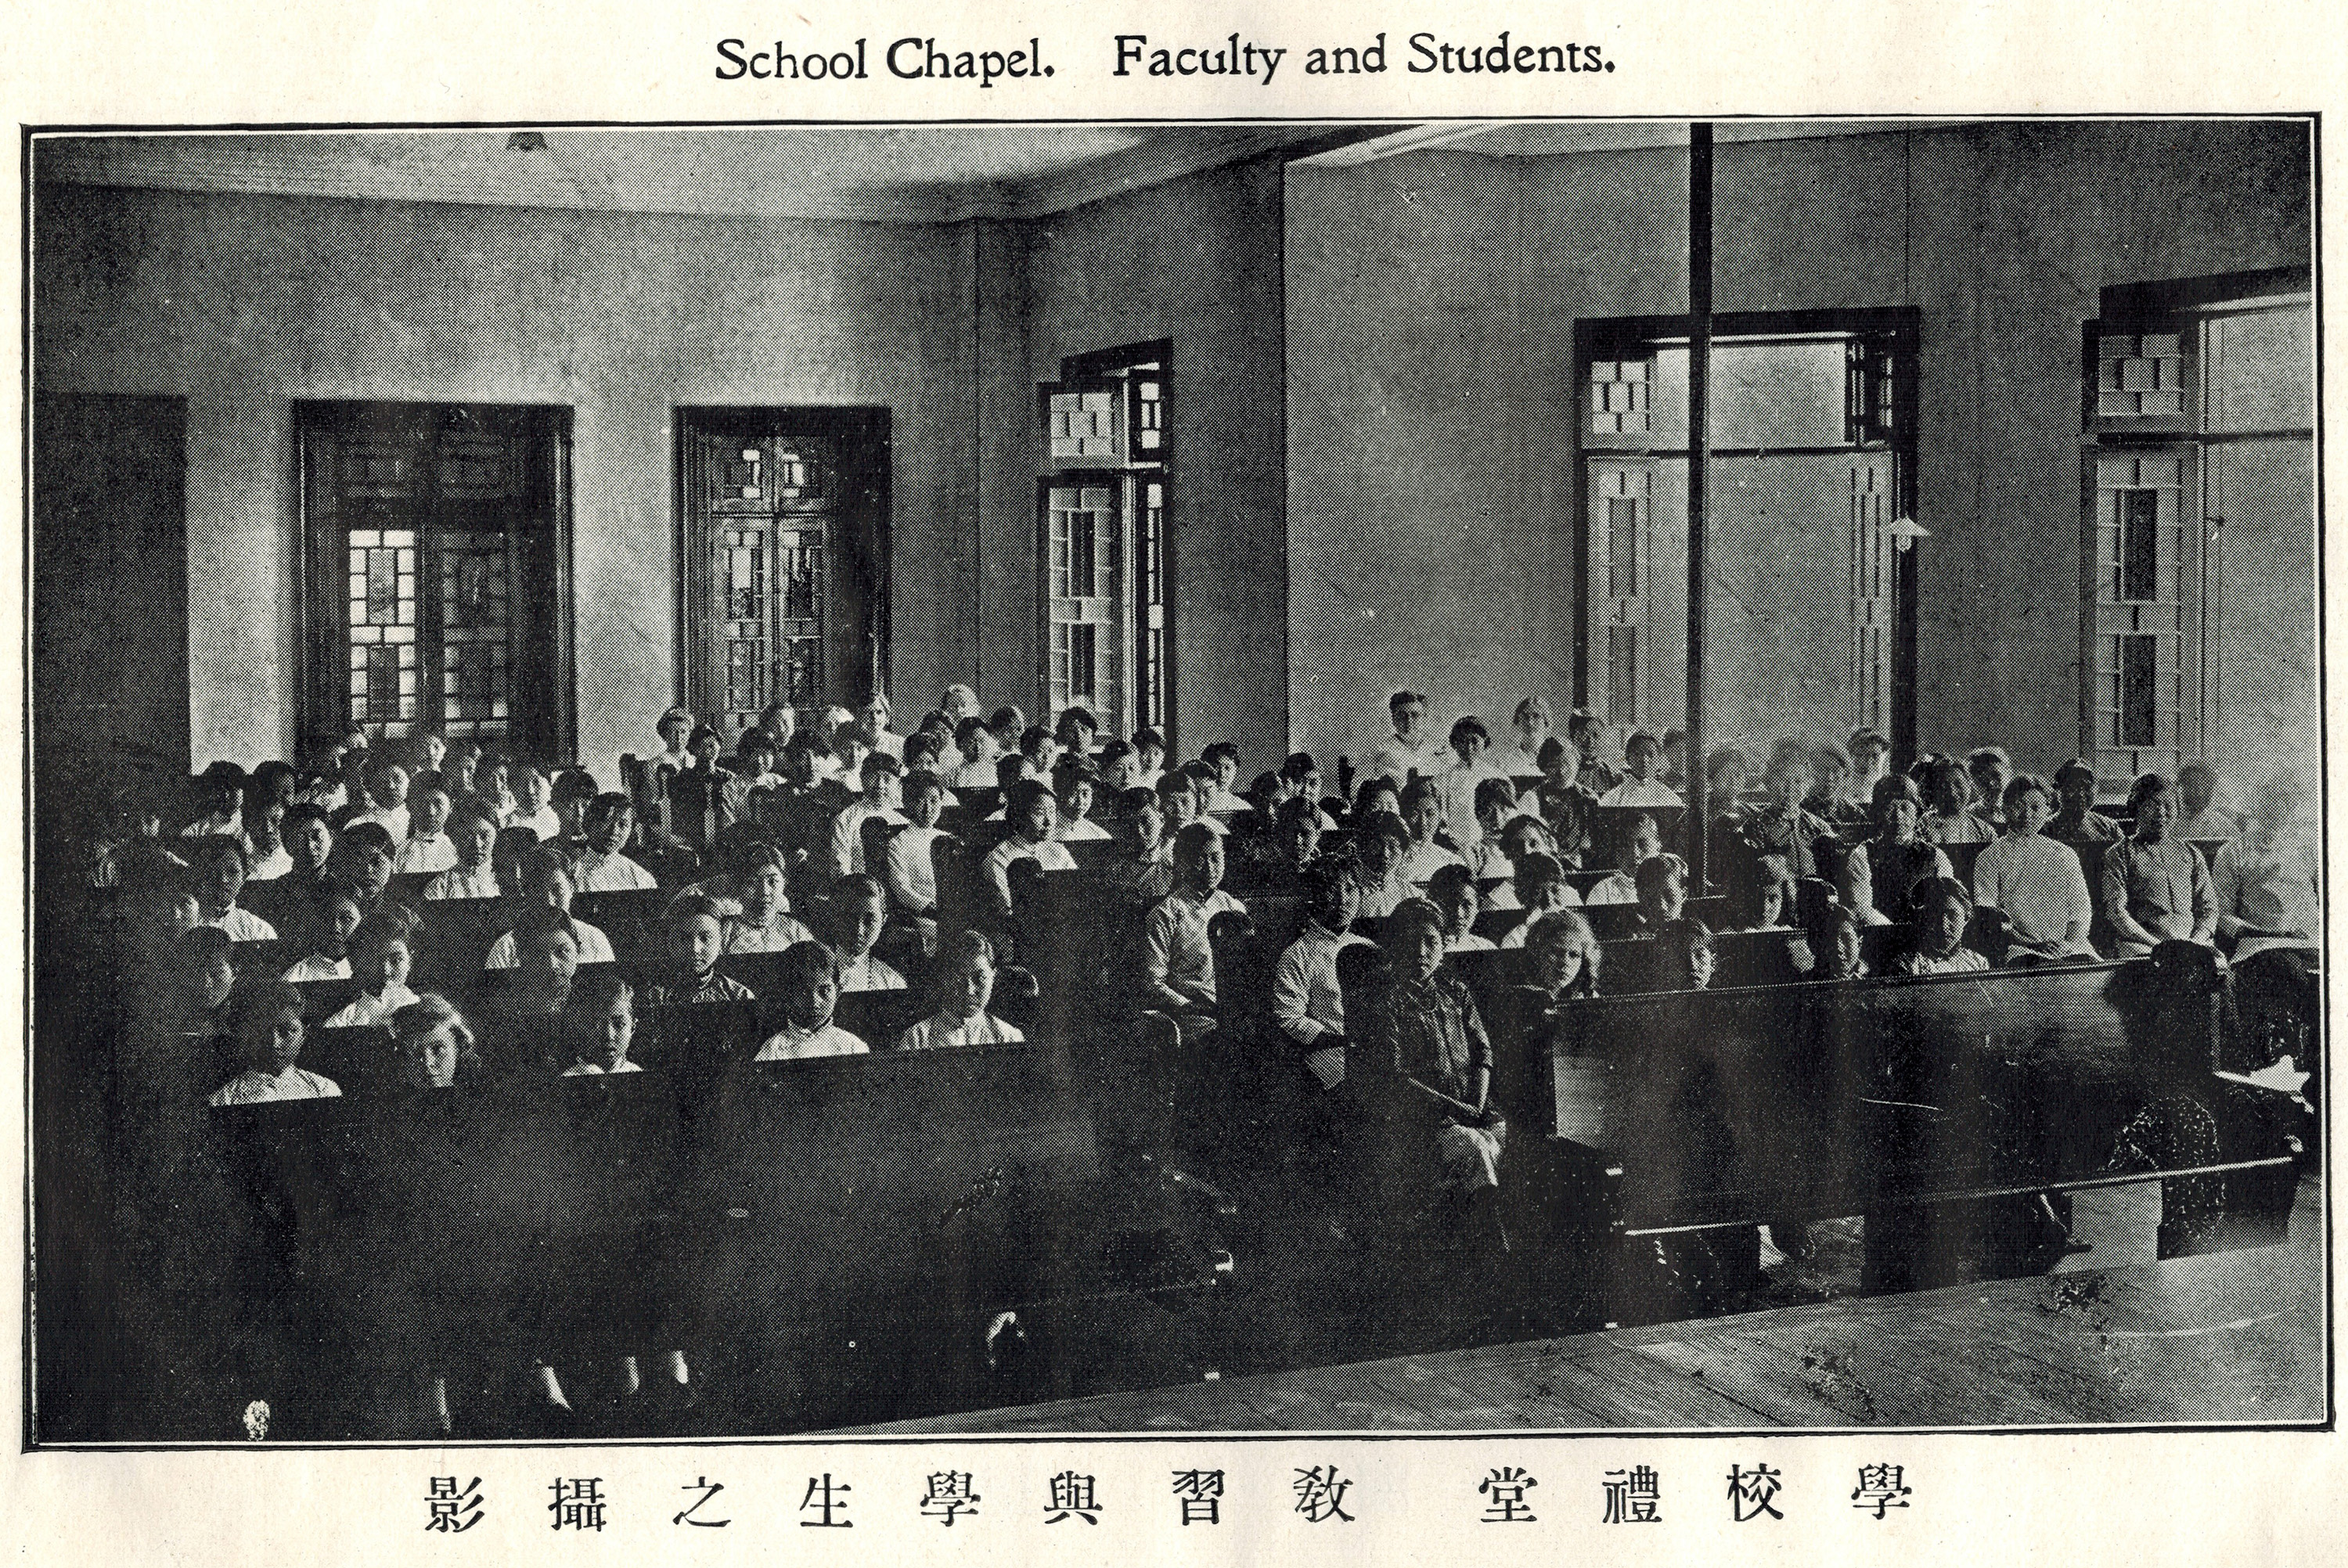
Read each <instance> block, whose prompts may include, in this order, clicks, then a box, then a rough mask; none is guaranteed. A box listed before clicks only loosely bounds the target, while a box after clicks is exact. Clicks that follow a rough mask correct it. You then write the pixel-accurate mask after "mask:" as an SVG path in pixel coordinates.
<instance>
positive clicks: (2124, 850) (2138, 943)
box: [2104, 774, 2218, 958]
mask: <svg viewBox="0 0 2348 1568" xmlns="http://www.w3.org/2000/svg"><path fill="white" fill-rule="evenodd" d="M2128 804H2129V806H2130V807H2131V808H2132V809H2133V810H2134V812H2135V814H2136V834H2135V835H2134V836H2133V837H2130V838H2123V839H2121V840H2120V841H2119V842H2118V843H2116V844H2115V845H2112V846H2111V847H2110V848H2109V849H2107V850H2106V851H2105V852H2104V916H2105V918H2106V919H2108V920H2109V921H2110V922H2111V923H2112V934H2113V935H2114V936H2115V937H2116V938H2118V940H2119V948H2120V957H2121V958H2144V957H2146V956H2147V955H2148V954H2149V953H2151V951H2152V950H2153V948H2157V947H2158V946H2159V945H2160V944H2161V943H2163V942H2177V941H2184V942H2199V943H2200V944H2202V945H2203V946H2204V947H2207V946H2209V945H2210V940H2211V938H2213V937H2214V936H2215V935H2216V933H2217V929H2218V890H2217V887H2216V886H2215V885H2214V884H2213V883H2212V882H2211V881H2210V878H2209V866H2206V865H2204V864H2202V860H2201V852H2200V851H2199V850H2198V849H2196V848H2194V847H2193V846H2192V845H2190V844H2188V843H2187V842H2186V841H2185V840H2183V839H2181V838H2178V837H2177V836H2176V835H2173V834H2171V833H2170V832H2169V829H2170V828H2171V827H2172V826H2174V825H2176V822H2177V817H2178V804H2179V802H2178V796H2177V786H2176V784H2173V783H2171V782H2170V781H2169V780H2168V778H2166V777H2164V776H2163V775H2161V774H2145V775H2144V776H2143V777H2141V778H2139V779H2137V781H2136V787H2135V788H2134V789H2132V790H2130V791H2129V792H2128Z"/></svg>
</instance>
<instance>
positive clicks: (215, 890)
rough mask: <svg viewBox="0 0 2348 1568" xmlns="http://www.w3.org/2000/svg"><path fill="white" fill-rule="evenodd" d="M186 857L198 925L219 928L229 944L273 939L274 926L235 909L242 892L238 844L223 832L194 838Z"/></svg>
mask: <svg viewBox="0 0 2348 1568" xmlns="http://www.w3.org/2000/svg"><path fill="white" fill-rule="evenodd" d="M187 856H188V864H189V865H190V866H191V867H192V868H193V869H194V871H195V873H196V893H197V901H198V902H199V904H201V913H200V914H199V915H198V917H197V918H198V922H199V923H200V924H201V925H206V926H217V927H220V928H221V930H223V931H225V932H227V933H228V939H229V940H230V941H232V942H273V941H275V940H276V939H277V930H276V927H273V926H272V925H270V923H269V922H268V921H266V920H264V919H263V918H262V917H260V916H258V915H256V914H254V913H253V912H252V910H250V909H241V908H239V907H237V902H236V897H237V895H238V894H239V893H242V891H244V868H245V858H244V845H242V844H241V843H239V842H238V841H237V840H236V839H235V838H233V837H232V836H231V835H228V834H225V833H215V834H210V835H206V836H204V837H202V838H199V839H197V840H196V841H195V842H194V844H193V845H192V846H191V847H190V848H189V850H188V851H187Z"/></svg>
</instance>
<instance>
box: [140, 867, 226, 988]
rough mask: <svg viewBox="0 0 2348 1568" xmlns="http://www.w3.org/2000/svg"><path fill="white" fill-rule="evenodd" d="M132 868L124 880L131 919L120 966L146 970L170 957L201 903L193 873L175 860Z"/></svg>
mask: <svg viewBox="0 0 2348 1568" xmlns="http://www.w3.org/2000/svg"><path fill="white" fill-rule="evenodd" d="M132 870H133V875H132V877H131V880H130V881H129V882H127V883H125V884H124V886H125V887H126V888H127V889H128V897H129V907H130V914H131V920H130V924H129V928H128V929H127V930H126V931H125V933H124V947H125V952H124V955H123V968H124V969H125V970H126V971H127V972H129V973H132V974H149V973H152V972H153V971H154V970H155V968H157V967H158V966H161V965H167V964H169V963H170V961H171V959H172V958H173V956H174V955H175V954H176V952H177V950H178V948H179V943H180V938H181V937H182V936H184V935H186V934H187V933H188V932H190V931H192V930H195V929H196V928H197V916H198V915H199V914H200V913H201V908H202V906H201V903H200V902H199V900H198V899H197V897H196V874H195V873H194V872H192V871H191V870H189V869H188V868H187V867H186V866H182V865H180V863H179V862H178V861H177V860H164V859H158V860H156V861H153V862H150V863H147V864H144V865H140V866H135V867H133V868H132ZM222 935H226V933H224V932H223V933H222Z"/></svg>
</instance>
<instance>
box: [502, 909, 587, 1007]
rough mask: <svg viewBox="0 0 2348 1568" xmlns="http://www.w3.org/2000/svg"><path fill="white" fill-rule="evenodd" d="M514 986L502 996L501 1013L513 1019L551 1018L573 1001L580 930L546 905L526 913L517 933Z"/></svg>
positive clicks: (572, 922)
mask: <svg viewBox="0 0 2348 1568" xmlns="http://www.w3.org/2000/svg"><path fill="white" fill-rule="evenodd" d="M513 937H514V957H515V964H514V971H513V979H512V983H511V984H510V985H509V986H507V988H506V989H504V990H503V991H502V992H500V993H499V995H498V998H497V1001H498V1006H499V1010H500V1011H502V1012H504V1013H505V1014H507V1015H508V1016H510V1017H512V1018H532V1019H543V1018H551V1017H554V1016H556V1015H558V1014H560V1013H561V1011H562V1009H564V1008H565V1007H566V1006H568V1005H569V1004H570V1001H571V982H572V979H573V977H575V976H576V975H577V974H578V972H579V927H578V924H577V922H575V921H573V920H572V918H571V917H570V916H568V915H565V914H564V913H563V912H562V911H561V910H560V909H553V908H549V907H545V906H543V905H541V906H539V907H536V908H532V909H525V910H523V911H522V917H521V923H520V924H519V925H517V926H516V927H514V929H513Z"/></svg>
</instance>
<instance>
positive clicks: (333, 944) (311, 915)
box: [280, 876, 363, 985]
mask: <svg viewBox="0 0 2348 1568" xmlns="http://www.w3.org/2000/svg"><path fill="white" fill-rule="evenodd" d="M362 902H363V900H362V899H361V897H360V896H359V890H358V886H357V884H355V883H354V882H352V881H351V880H350V879H349V878H348V877H345V876H330V877H328V878H326V879H325V880H324V882H323V883H321V884H320V885H319V887H318V889H317V891H316V892H315V893H314V895H312V897H311V899H310V902H309V904H308V905H307V906H306V907H304V909H303V911H302V914H301V921H300V924H299V926H298V927H297V929H298V930H299V931H300V933H301V934H300V937H299V938H298V939H299V940H300V942H301V944H302V949H303V950H302V958H300V960H299V961H297V962H296V963H295V964H294V965H293V967H292V968H289V969H287V970H286V971H285V973H284V974H283V976H281V977H280V978H281V979H283V980H284V981H285V982H286V983H287V984H289V985H301V984H304V983H305V982H308V981H312V980H346V979H350V978H351V948H350V942H351V938H352V936H353V935H354V934H355V933H356V932H357V930H358V928H359V922H360V921H361V919H362V918H363V917H362V916H361V915H360V913H359V907H360V905H361V904H362Z"/></svg>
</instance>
